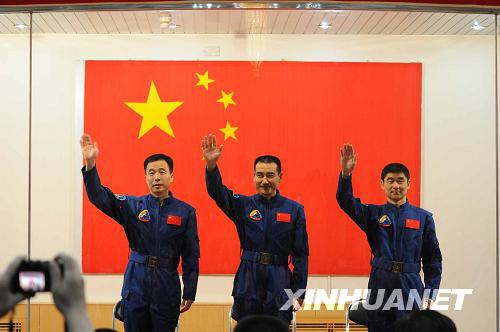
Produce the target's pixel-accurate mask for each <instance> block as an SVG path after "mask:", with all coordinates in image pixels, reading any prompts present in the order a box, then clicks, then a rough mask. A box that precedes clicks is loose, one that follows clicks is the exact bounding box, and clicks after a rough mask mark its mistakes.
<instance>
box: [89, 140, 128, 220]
mask: <svg viewBox="0 0 500 332" xmlns="http://www.w3.org/2000/svg"><path fill="white" fill-rule="evenodd" d="M80 146H81V148H82V156H83V159H85V163H86V167H85V168H84V169H82V173H83V180H84V183H85V189H86V191H87V196H88V198H89V200H90V202H92V204H94V205H95V206H96V207H97V208H98V209H99V210H101V211H102V212H104V213H105V214H107V215H108V216H110V217H111V218H113V219H114V220H116V221H117V222H118V223H120V224H123V222H124V220H125V219H124V218H122V216H123V213H124V207H125V206H126V199H127V198H126V197H125V196H122V195H115V194H113V192H112V191H111V189H109V188H106V187H104V186H103V185H102V184H101V180H100V178H99V174H98V173H97V167H96V160H97V156H98V155H99V149H98V147H97V142H92V138H91V137H90V135H88V134H84V135H83V136H82V138H81V139H80Z"/></svg>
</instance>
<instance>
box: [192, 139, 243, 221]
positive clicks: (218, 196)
mask: <svg viewBox="0 0 500 332" xmlns="http://www.w3.org/2000/svg"><path fill="white" fill-rule="evenodd" d="M201 148H202V150H203V156H204V158H205V161H206V163H207V169H206V172H205V180H206V185H207V191H208V194H209V195H210V197H211V198H212V199H213V200H214V201H215V203H217V206H218V207H219V208H220V209H221V210H222V211H223V212H224V213H225V214H226V215H227V216H228V217H229V219H231V220H232V221H233V222H235V223H236V222H237V221H238V219H237V213H238V212H237V211H238V208H239V206H240V196H239V195H235V194H233V191H232V190H231V189H229V188H227V187H226V186H225V185H224V184H223V183H222V176H221V174H220V172H219V169H218V167H217V161H218V160H219V158H220V156H221V154H222V145H221V146H220V147H217V140H216V139H215V135H212V134H210V135H208V136H205V137H203V139H202V141H201Z"/></svg>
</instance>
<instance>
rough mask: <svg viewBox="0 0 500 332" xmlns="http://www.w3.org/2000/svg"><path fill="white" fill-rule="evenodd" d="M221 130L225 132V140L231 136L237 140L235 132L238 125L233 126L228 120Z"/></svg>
mask: <svg viewBox="0 0 500 332" xmlns="http://www.w3.org/2000/svg"><path fill="white" fill-rule="evenodd" d="M219 130H220V131H222V132H223V133H224V141H225V140H227V139H228V138H229V137H231V138H233V139H236V140H237V138H236V135H235V133H236V130H238V127H231V124H230V123H229V121H226V128H221V129H219Z"/></svg>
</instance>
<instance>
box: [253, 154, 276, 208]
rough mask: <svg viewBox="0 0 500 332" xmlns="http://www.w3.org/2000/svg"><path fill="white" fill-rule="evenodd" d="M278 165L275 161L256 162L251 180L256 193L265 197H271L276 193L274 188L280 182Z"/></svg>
mask: <svg viewBox="0 0 500 332" xmlns="http://www.w3.org/2000/svg"><path fill="white" fill-rule="evenodd" d="M277 168H278V165H276V163H261V162H259V163H257V164H256V165H255V173H254V176H253V182H254V183H255V189H256V190H257V193H258V194H260V195H262V196H264V197H265V198H268V199H269V198H271V197H274V195H276V190H277V189H278V186H279V184H280V182H281V174H278V170H277Z"/></svg>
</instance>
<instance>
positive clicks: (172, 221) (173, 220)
mask: <svg viewBox="0 0 500 332" xmlns="http://www.w3.org/2000/svg"><path fill="white" fill-rule="evenodd" d="M181 223H182V218H181V217H179V216H173V215H168V217H167V224H169V225H175V226H180V225H181Z"/></svg>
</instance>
